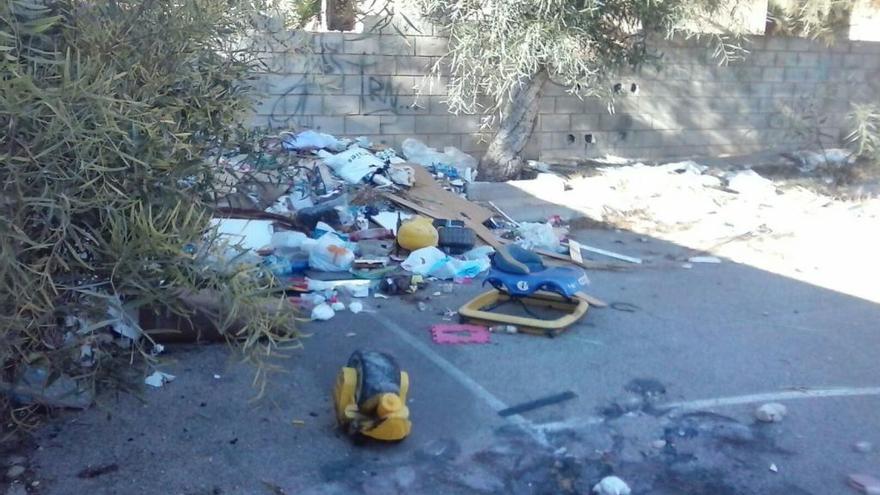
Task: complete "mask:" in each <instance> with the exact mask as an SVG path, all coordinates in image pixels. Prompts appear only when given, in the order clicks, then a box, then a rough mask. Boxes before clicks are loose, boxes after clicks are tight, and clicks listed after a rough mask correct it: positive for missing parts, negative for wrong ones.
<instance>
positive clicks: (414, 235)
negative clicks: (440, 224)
mask: <svg viewBox="0 0 880 495" xmlns="http://www.w3.org/2000/svg"><path fill="white" fill-rule="evenodd" d="M439 239H440V236H439V234H438V232H437V229H436V228H435V227H434V225H432V224H431V221H430V220H429V219H427V218H425V217H423V216H416V217H414V218H412V219H410V220H407V221H406V222H404V223H403V224H402V225H401V226H400V230H399V231H398V232H397V244H398V245H399V246H400V247H402V248H403V249H406V250H408V251H416V250H419V249H422V248H427V247H430V246H436V245H437V242H438V241H439Z"/></svg>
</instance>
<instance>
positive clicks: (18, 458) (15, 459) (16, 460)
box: [6, 455, 27, 466]
mask: <svg viewBox="0 0 880 495" xmlns="http://www.w3.org/2000/svg"><path fill="white" fill-rule="evenodd" d="M25 462H27V458H26V457H25V456H23V455H11V456H9V457H8V458H7V459H6V465H7V466H15V465H16V464H24V463H25Z"/></svg>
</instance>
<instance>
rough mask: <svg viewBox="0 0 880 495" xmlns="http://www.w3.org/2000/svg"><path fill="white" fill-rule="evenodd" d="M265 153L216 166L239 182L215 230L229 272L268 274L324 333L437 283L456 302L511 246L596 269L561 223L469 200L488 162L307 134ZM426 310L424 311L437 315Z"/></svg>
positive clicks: (280, 139) (288, 137) (225, 154)
mask: <svg viewBox="0 0 880 495" xmlns="http://www.w3.org/2000/svg"><path fill="white" fill-rule="evenodd" d="M260 149H261V150H262V154H260V155H257V156H255V155H252V154H242V153H241V152H240V150H229V151H218V153H219V155H220V156H219V157H211V158H210V161H211V162H212V163H215V164H216V167H217V168H218V175H221V176H222V175H223V174H226V175H227V176H228V181H227V182H226V186H227V187H226V189H225V190H223V191H221V193H222V196H221V197H219V198H218V204H219V205H220V206H221V208H218V212H221V213H222V214H223V215H225V217H224V218H220V217H218V218H215V219H214V220H213V222H212V225H213V226H214V227H215V229H216V231H217V234H218V235H219V236H220V238H221V239H222V240H223V241H225V243H226V244H227V245H228V246H229V251H228V253H221V254H220V255H218V257H217V264H218V266H221V265H222V266H226V265H231V266H226V269H232V268H233V267H234V266H240V265H241V264H247V263H250V264H256V265H257V266H258V267H260V268H261V269H263V270H265V272H266V273H267V274H271V275H272V276H274V278H275V279H276V280H277V281H278V283H279V285H281V286H282V287H284V288H285V290H286V291H287V293H288V296H290V297H289V301H290V303H291V304H292V305H293V306H294V307H295V308H296V309H297V310H298V311H299V312H300V313H301V314H304V315H308V316H309V317H310V319H311V320H313V321H326V320H329V319H332V318H333V317H335V315H336V313H337V312H339V311H343V310H345V309H346V308H347V309H349V310H350V311H351V313H352V314H359V313H360V312H362V311H363V310H364V307H363V304H361V303H357V302H356V301H353V300H354V299H358V298H364V297H369V296H370V295H373V297H387V296H401V295H406V294H412V293H415V292H418V291H419V290H421V289H422V288H423V287H425V286H426V285H427V284H428V283H438V286H434V287H433V290H432V292H433V293H436V294H438V297H439V295H442V294H449V293H451V292H452V291H453V283H466V282H467V281H469V280H471V279H473V278H475V277H478V276H479V275H480V274H481V273H484V272H485V271H486V270H487V269H489V267H490V265H491V263H490V256H492V253H494V252H495V250H496V249H497V248H499V247H501V246H503V245H505V244H507V243H511V242H513V243H518V244H520V245H523V246H526V247H527V248H532V249H534V250H535V251H536V252H538V253H540V254H541V255H543V256H546V257H551V258H554V259H556V260H558V261H562V262H567V263H574V264H577V265H580V266H582V267H583V266H591V265H590V262H586V261H584V260H583V258H576V259H574V260H573V259H572V258H570V257H569V256H568V255H567V254H565V252H566V251H565V249H567V247H566V246H567V244H565V245H564V243H565V242H566V241H567V236H568V229H567V227H566V226H565V225H564V224H563V223H562V222H561V220H560V219H559V218H551V219H545V221H542V222H530V223H518V222H515V221H512V219H510V218H509V217H507V216H506V214H504V212H503V211H502V212H500V213H499V214H496V212H495V211H493V210H491V209H489V208H486V207H484V206H482V205H480V204H477V203H475V202H472V201H469V200H467V199H466V198H465V197H464V193H465V188H466V187H467V186H468V185H469V184H472V183H473V181H474V180H475V178H476V167H477V160H476V159H475V158H474V157H472V156H470V155H468V154H466V153H463V152H462V151H460V150H458V149H456V148H452V147H447V148H444V149H443V150H442V151H438V150H436V149H433V148H430V147H428V146H426V145H425V144H424V143H422V142H421V141H418V140H416V139H407V140H405V141H404V142H403V146H402V153H401V154H398V153H397V151H395V150H394V149H393V148H389V147H386V146H378V145H375V144H373V143H370V142H369V140H367V139H365V138H357V139H353V140H352V139H340V138H337V137H335V136H332V135H329V134H324V133H320V132H315V131H311V130H306V131H302V132H296V133H294V132H287V133H282V134H281V135H279V136H274V137H273V136H266V137H264V138H263V142H262V144H261V145H260ZM266 164H272V167H267V165H266ZM242 174H245V175H247V176H249V177H250V179H253V180H243V179H242V178H241V177H242ZM224 205H229V206H228V207H227V206H224ZM233 248H234V251H233V250H232V249H233ZM628 259H629V258H628ZM428 279H430V280H428ZM426 301H427V300H419V301H417V304H416V306H417V309H418V310H420V311H427V310H428V309H429V307H430V306H429V304H428V303H427V302H426ZM487 335H488V332H487Z"/></svg>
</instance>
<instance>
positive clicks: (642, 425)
mask: <svg viewBox="0 0 880 495" xmlns="http://www.w3.org/2000/svg"><path fill="white" fill-rule="evenodd" d="M574 237H575V238H577V239H579V240H581V241H582V242H587V243H589V244H591V245H594V246H599V247H604V248H607V249H612V250H615V251H619V252H622V253H625V254H628V255H632V256H639V257H642V258H644V259H645V263H644V264H643V265H639V266H636V265H633V266H631V267H630V269H628V270H625V271H593V272H591V273H590V278H591V280H592V285H591V288H590V292H591V294H592V295H594V296H597V297H599V298H601V299H603V300H605V301H607V302H609V303H615V304H612V307H609V308H604V309H590V311H589V312H588V314H587V315H586V317H585V318H584V319H583V320H581V321H580V322H579V323H578V324H577V325H575V326H574V327H572V328H570V329H569V330H568V331H567V332H566V333H564V334H562V335H560V336H558V337H556V338H546V337H536V336H529V335H492V339H491V343H489V344H473V345H438V344H435V343H433V342H432V341H431V338H430V334H429V331H428V329H429V327H430V325H431V324H433V323H440V322H442V321H443V318H444V316H443V314H444V312H445V311H446V310H447V309H452V310H455V309H457V308H458V307H459V306H460V305H461V304H462V303H463V302H464V301H466V300H467V299H468V298H470V297H472V296H473V295H474V294H476V293H477V292H478V291H479V290H481V288H480V287H479V283H478V282H477V283H475V284H473V285H456V286H455V288H454V291H453V293H451V294H440V295H433V294H434V292H435V291H439V288H437V285H436V284H435V285H434V286H433V287H430V288H428V289H426V290H424V291H422V292H421V293H420V294H418V295H417V297H407V298H391V299H387V300H384V299H374V298H370V299H366V300H364V305H365V308H366V311H364V312H362V313H359V314H351V313H348V312H340V313H338V314H337V316H336V317H335V318H333V319H332V320H330V321H327V322H319V323H309V324H307V325H305V326H304V331H305V332H307V333H308V334H310V336H309V337H307V338H305V339H304V340H303V344H304V347H303V349H301V350H296V351H291V352H290V353H289V357H288V358H286V359H284V360H282V361H280V364H281V365H282V367H283V368H284V372H283V373H279V374H276V375H274V376H273V377H272V379H271V382H270V384H269V386H268V388H267V390H266V393H265V397H264V398H262V399H260V400H256V401H254V400H252V398H253V396H254V394H255V390H254V388H253V387H252V378H253V369H252V368H251V367H250V366H249V365H247V364H245V363H241V362H239V361H237V360H236V358H235V356H234V355H233V354H230V352H229V350H228V349H227V348H226V347H225V346H222V345H179V346H168V348H167V350H166V354H165V360H166V361H165V363H164V365H163V368H162V369H164V370H166V371H168V372H170V373H173V374H175V375H177V379H176V380H175V381H174V382H172V383H170V384H168V385H166V386H165V387H163V388H161V389H149V390H144V391H143V392H142V394H140V395H139V396H134V395H130V394H113V395H107V396H104V397H102V398H101V400H100V403H99V405H98V406H97V407H95V408H92V409H91V410H88V411H86V412H82V413H75V412H65V413H61V414H59V415H58V416H57V417H55V418H54V419H52V420H51V421H50V422H49V423H48V424H47V425H46V426H44V427H43V428H41V429H40V430H39V431H38V432H36V446H37V447H36V449H35V450H34V451H33V452H30V453H29V454H28V456H29V460H28V477H27V478H26V479H27V482H28V483H30V482H32V481H39V484H38V485H37V486H36V487H32V488H31V489H32V491H34V492H36V493H41V494H52V495H55V494H58V495H60V494H82V493H88V494H91V495H101V494H117V493H118V494H123V493H124V494H141V493H143V494H154V493H155V494H187V495H196V494H260V493H266V494H270V495H271V494H275V495H277V494H282V493H283V494H356V493H371V494H395V493H407V494H413V493H419V494H421V493H424V494H446V493H450V494H459V493H461V494H470V493H490V494H496V493H497V494H520V493H521V494H559V493H562V494H565V493H588V491H589V490H590V488H591V487H592V486H593V485H594V484H595V483H596V482H598V481H599V480H600V479H601V478H602V477H603V476H607V475H611V474H614V475H617V476H619V477H621V478H622V479H624V480H625V481H627V483H629V485H630V486H631V488H632V490H633V493H634V494H679V495H684V494H705V495H719V494H722V495H723V494H752V493H761V494H814V495H825V494H837V493H840V494H845V493H850V492H852V493H855V492H854V491H851V489H850V488H848V487H847V486H846V476H847V475H848V474H849V473H854V472H862V473H867V474H873V475H875V476H878V477H880V462H878V461H880V453H878V451H877V450H874V451H872V452H868V453H861V452H856V451H855V450H854V449H853V448H852V445H853V443H855V442H857V441H869V442H873V443H874V444H875V445H877V446H878V447H880V415H878V414H877V413H876V411H877V410H878V408H880V373H878V368H880V364H878V359H877V350H878V349H880V332H878V331H877V330H878V322H880V306H878V305H877V304H875V303H872V302H869V301H866V300H862V299H858V298H855V297H852V296H849V295H845V294H842V293H838V292H833V291H829V290H827V289H823V288H820V287H816V286H812V285H809V284H805V283H803V282H799V281H796V280H792V279H788V278H785V277H783V276H780V275H776V274H773V273H769V272H766V271H762V270H758V269H755V268H752V267H749V266H745V265H740V264H736V263H732V262H729V261H726V260H724V261H723V262H722V263H720V264H701V263H693V264H692V266H691V267H690V268H685V267H684V266H683V260H684V259H685V258H687V257H688V256H689V255H690V254H691V253H690V251H688V250H687V249H685V248H682V247H679V246H676V245H673V244H669V243H666V242H663V241H659V240H655V239H650V238H644V237H643V236H637V235H634V234H631V233H627V232H618V231H610V230H583V231H578V232H575V233H574ZM596 259H597V260H599V258H596ZM602 261H605V260H602ZM417 298H421V300H423V302H425V303H426V304H427V310H426V311H419V309H418V307H417V304H416V299H417ZM428 298H429V299H428ZM356 349H376V350H382V351H386V352H389V353H391V354H392V355H394V356H395V357H396V358H397V360H398V361H399V362H400V364H401V366H402V368H403V369H405V370H407V371H408V372H409V374H410V376H411V380H412V387H411V395H410V401H409V404H408V405H409V407H410V410H411V414H412V419H413V423H414V426H413V433H412V435H411V436H410V437H409V438H407V439H406V440H404V441H403V442H400V443H395V444H388V445H380V444H373V443H368V444H365V445H360V444H354V443H353V442H352V441H351V440H350V439H349V438H347V437H346V436H344V435H343V434H342V433H341V432H340V431H339V430H338V429H337V428H336V426H335V422H334V416H333V413H332V404H331V398H330V392H331V388H332V385H333V381H334V378H335V374H336V372H337V371H338V369H339V367H340V366H342V365H343V364H344V363H345V362H346V360H347V358H348V356H349V355H350V354H351V352H352V351H354V350H356ZM215 375H217V376H218V377H219V378H216V377H215ZM568 391H571V392H573V393H574V394H575V396H576V397H575V398H574V399H571V400H567V401H565V402H562V403H558V404H553V405H549V406H545V407H542V408H540V409H537V410H534V411H531V412H526V413H523V414H522V415H513V416H509V417H501V416H499V414H498V411H499V410H502V409H504V408H507V407H511V406H515V405H517V404H520V403H523V402H526V401H530V400H535V399H540V398H542V397H545V396H549V395H553V394H559V393H563V392H568ZM765 402H781V403H783V404H785V405H786V406H787V408H788V415H787V416H786V417H785V418H784V419H783V420H782V421H781V422H779V423H774V424H760V423H756V422H755V420H754V418H753V416H752V413H753V410H754V409H755V407H757V406H758V405H761V404H762V403H765ZM300 422H301V423H300ZM10 493H12V492H10Z"/></svg>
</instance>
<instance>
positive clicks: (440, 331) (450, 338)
mask: <svg viewBox="0 0 880 495" xmlns="http://www.w3.org/2000/svg"><path fill="white" fill-rule="evenodd" d="M431 338H432V339H433V340H434V342H435V343H437V344H488V343H489V329H487V328H486V327H484V326H482V325H468V324H438V325H432V326H431Z"/></svg>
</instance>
